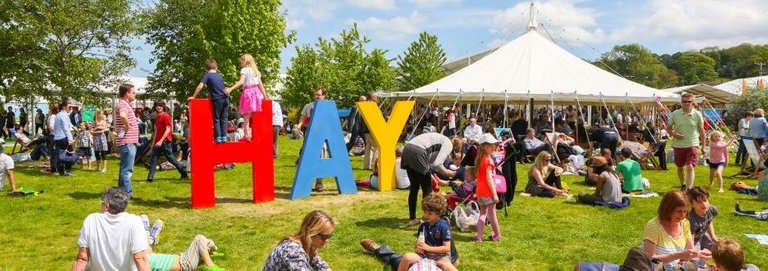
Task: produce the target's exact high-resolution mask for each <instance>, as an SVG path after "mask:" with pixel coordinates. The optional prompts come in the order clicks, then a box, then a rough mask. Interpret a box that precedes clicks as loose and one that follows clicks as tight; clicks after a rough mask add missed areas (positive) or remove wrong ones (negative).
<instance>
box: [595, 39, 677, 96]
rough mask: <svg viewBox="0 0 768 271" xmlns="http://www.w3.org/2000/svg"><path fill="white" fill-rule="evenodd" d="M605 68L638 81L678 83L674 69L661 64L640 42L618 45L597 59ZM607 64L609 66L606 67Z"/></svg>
mask: <svg viewBox="0 0 768 271" xmlns="http://www.w3.org/2000/svg"><path fill="white" fill-rule="evenodd" d="M597 63H598V64H602V65H598V66H600V67H602V68H603V69H606V70H608V71H611V72H615V73H618V74H619V75H621V76H624V77H626V78H628V79H630V80H632V81H635V82H637V83H640V84H643V85H646V86H650V87H654V88H668V87H673V86H675V85H676V84H677V76H675V75H674V72H673V71H670V70H669V69H668V68H667V67H665V66H664V65H663V64H661V62H660V60H659V57H658V56H656V55H654V54H653V53H651V51H650V50H648V49H647V48H645V47H643V46H642V45H640V44H636V43H635V44H628V45H617V46H614V47H613V50H611V51H609V52H606V53H603V54H602V55H601V56H600V58H598V60H597ZM606 65H607V67H606Z"/></svg>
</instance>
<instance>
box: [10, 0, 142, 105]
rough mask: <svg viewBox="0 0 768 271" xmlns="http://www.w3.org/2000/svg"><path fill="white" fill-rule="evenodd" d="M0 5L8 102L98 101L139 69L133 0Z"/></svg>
mask: <svg viewBox="0 0 768 271" xmlns="http://www.w3.org/2000/svg"><path fill="white" fill-rule="evenodd" d="M0 5H1V7H2V8H0V10H2V11H0V33H2V37H3V38H2V39H0V40H2V41H0V49H1V50H0V51H2V53H0V59H1V60H2V61H3V65H4V66H5V67H4V68H0V77H1V78H3V79H5V80H4V81H3V82H2V84H0V85H2V87H3V92H4V93H3V94H4V95H5V96H6V97H7V98H14V97H17V98H22V97H33V96H43V97H46V98H49V99H50V98H54V97H55V98H57V99H60V98H61V97H73V98H78V99H79V98H93V97H94V92H96V91H100V90H102V89H104V88H107V87H109V86H113V85H114V84H116V83H117V82H119V81H121V80H123V79H122V78H121V76H123V75H125V73H126V72H127V70H128V69H129V68H130V67H132V66H133V65H135V62H134V60H133V59H132V58H131V57H130V52H131V49H132V48H131V46H130V44H129V42H130V40H129V39H130V38H131V37H132V36H133V35H134V34H136V33H137V31H138V30H139V29H140V24H136V23H135V22H134V18H135V16H136V11H135V10H133V9H132V8H131V1H130V0H90V1H77V0H51V1H42V0H19V1H2V4H0Z"/></svg>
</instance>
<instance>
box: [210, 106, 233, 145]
mask: <svg viewBox="0 0 768 271" xmlns="http://www.w3.org/2000/svg"><path fill="white" fill-rule="evenodd" d="M212 102H213V137H214V139H216V138H219V137H227V121H228V120H229V98H221V99H215V100H213V101H212Z"/></svg>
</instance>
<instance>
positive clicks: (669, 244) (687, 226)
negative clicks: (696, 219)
mask: <svg viewBox="0 0 768 271" xmlns="http://www.w3.org/2000/svg"><path fill="white" fill-rule="evenodd" d="M680 228H681V230H682V232H681V233H680V235H679V236H677V237H675V236H671V235H669V234H668V233H667V232H666V231H665V230H664V227H662V226H661V223H660V222H659V218H658V217H656V218H654V219H651V220H650V221H648V223H647V224H646V225H645V230H644V231H643V238H644V239H645V240H648V241H651V242H652V243H653V244H655V245H656V255H666V254H672V253H677V252H680V251H684V250H685V246H686V244H687V243H688V241H689V240H691V241H692V240H693V236H692V235H691V223H690V222H689V221H688V220H687V219H685V220H683V221H681V222H680ZM675 265H677V260H674V261H672V262H668V263H665V264H664V266H665V268H664V270H667V268H666V267H668V266H669V267H673V266H675ZM670 270H671V269H670Z"/></svg>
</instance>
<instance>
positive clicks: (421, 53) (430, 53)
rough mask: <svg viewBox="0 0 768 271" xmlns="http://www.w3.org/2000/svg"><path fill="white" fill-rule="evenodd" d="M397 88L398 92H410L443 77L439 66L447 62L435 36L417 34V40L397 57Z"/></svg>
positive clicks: (442, 71) (443, 73)
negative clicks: (398, 76)
mask: <svg viewBox="0 0 768 271" xmlns="http://www.w3.org/2000/svg"><path fill="white" fill-rule="evenodd" d="M397 59H398V61H397V67H398V71H397V72H398V74H399V75H400V78H399V80H398V83H399V84H398V88H399V89H400V91H408V90H412V89H415V88H418V87H421V86H424V85H426V84H429V83H432V82H434V81H437V80H438V79H440V78H443V76H445V71H444V70H443V69H442V68H441V66H442V65H443V64H444V63H445V61H446V60H447V57H446V56H445V52H444V51H443V48H442V47H441V46H440V44H439V43H438V41H437V36H434V35H430V34H429V33H427V32H422V33H421V34H419V39H418V40H416V41H414V42H412V43H411V46H409V47H408V50H407V51H405V53H403V55H401V56H398V57H397Z"/></svg>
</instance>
